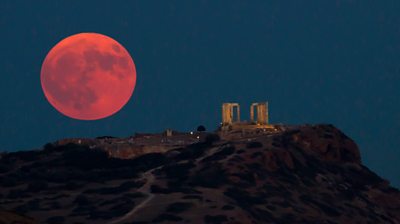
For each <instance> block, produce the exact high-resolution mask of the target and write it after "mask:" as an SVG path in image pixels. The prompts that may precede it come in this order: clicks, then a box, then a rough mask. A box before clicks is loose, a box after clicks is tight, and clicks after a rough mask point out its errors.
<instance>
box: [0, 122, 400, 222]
mask: <svg viewBox="0 0 400 224" xmlns="http://www.w3.org/2000/svg"><path fill="white" fill-rule="evenodd" d="M0 209H1V210H4V211H9V212H12V213H10V214H18V215H19V216H21V215H22V216H21V217H24V218H25V217H26V219H27V220H28V221H25V222H24V221H21V222H20V223H34V222H37V223H308V224H309V223H400V192H399V191H398V190H397V189H395V188H393V187H391V186H390V184H389V182H388V181H386V180H384V179H382V178H380V177H379V176H377V175H376V174H375V173H374V172H372V171H370V170H369V169H368V168H367V167H365V166H364V165H363V164H362V160H361V157H360V151H359V149H358V147H357V145H356V144H355V143H354V141H352V140H351V139H350V138H349V137H347V136H346V135H345V134H344V133H342V132H341V131H340V130H338V129H337V128H335V127H334V126H332V125H303V126H284V125H282V126H274V127H273V128H271V129H264V130H258V131H252V132H244V131H238V130H231V131H228V132H222V131H217V132H209V133H207V132H195V133H180V132H169V133H161V134H138V135H135V136H132V137H128V138H114V137H109V136H104V137H100V138H97V139H66V140H60V141H57V142H55V143H51V144H47V145H46V146H45V147H44V148H43V149H41V150H34V151H25V152H15V153H6V154H3V155H2V156H1V159H0ZM15 216H16V215H15ZM19 216H18V217H19ZM10 217H13V215H10ZM27 217H30V218H33V220H30V219H28V218H27ZM10 219H12V218H10ZM0 220H1V219H0ZM1 221H2V220H1ZM3 222H4V223H7V221H3ZM0 223H1V222H0Z"/></svg>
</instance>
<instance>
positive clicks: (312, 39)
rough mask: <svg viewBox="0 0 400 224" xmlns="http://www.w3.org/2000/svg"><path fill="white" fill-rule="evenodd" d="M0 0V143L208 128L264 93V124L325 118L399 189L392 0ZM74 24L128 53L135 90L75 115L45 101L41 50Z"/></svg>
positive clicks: (398, 42) (399, 55)
mask: <svg viewBox="0 0 400 224" xmlns="http://www.w3.org/2000/svg"><path fill="white" fill-rule="evenodd" d="M37 2H39V1H30V2H28V1H26V2H24V1H4V0H3V1H1V2H0V32H1V33H0V34H1V35H0V75H1V81H0V94H1V97H2V102H1V110H0V150H2V151H5V150H7V151H15V150H26V149H33V148H40V147H41V146H42V145H44V144H45V143H47V142H51V141H55V140H57V139H60V138H67V137H96V136H103V135H113V136H121V137H122V136H129V135H132V134H134V133H135V132H159V131H163V130H164V129H166V128H173V129H177V130H182V131H189V130H192V129H195V128H196V127H197V126H198V125H199V124H203V125H205V126H206V128H207V129H211V130H213V129H215V128H216V127H217V125H218V124H219V122H220V121H221V115H220V114H221V112H220V110H221V103H223V102H230V101H232V102H238V103H240V104H241V105H242V111H243V113H242V119H247V118H248V116H249V112H248V107H249V106H250V104H251V103H252V102H257V101H266V100H267V101H269V106H270V118H271V122H272V123H284V124H306V123H307V124H316V123H330V124H333V125H335V126H336V127H338V128H340V129H341V130H342V131H344V132H345V133H346V134H347V135H348V136H350V137H351V138H352V139H354V140H355V141H356V142H357V144H358V145H359V147H360V150H361V154H362V160H363V163H364V164H365V165H366V166H368V167H369V168H370V169H371V170H373V171H375V172H377V173H378V174H379V175H380V176H382V177H384V178H386V179H388V180H389V181H391V182H392V183H393V184H394V185H395V186H397V187H398V186H400V171H399V170H400V165H399V164H400V163H399V162H400V150H399V144H400V137H399V133H400V131H399V130H400V112H399V111H400V105H399V103H400V89H399V87H400V13H399V12H400V1H398V0H393V1H391V0H386V1H372V0H369V1H367V0H365V1H339V0H338V1H320V0H315V1H302V3H300V1H285V2H282V1H273V2H272V1H247V2H245V1H211V0H210V1H185V0H182V1H161V0H160V1H149V0H145V1H115V0H114V1H103V2H102V1H47V2H45V1H40V2H41V4H38V3H37ZM80 32H97V33H101V34H105V35H108V36H110V37H112V38H114V39H115V40H117V41H118V42H120V43H121V44H122V45H124V47H125V48H126V49H127V50H128V51H129V52H130V54H131V56H132V57H133V59H134V61H135V64H136V69H137V83H136V88H135V92H134V93H133V96H132V98H131V100H130V101H129V103H128V104H127V105H126V106H125V107H124V108H123V109H122V110H121V111H120V112H118V113H117V114H115V115H113V116H112V117H109V118H106V119H103V120H98V121H79V120H73V119H71V118H68V117H65V116H63V115H62V114H60V113H59V112H57V111H56V110H55V109H54V108H53V107H52V106H51V105H50V104H49V103H48V102H47V100H46V99H45V97H44V94H43V91H42V89H41V85H40V69H41V65H42V62H43V60H44V58H45V56H46V54H47V53H48V51H49V50H50V49H51V48H52V47H53V46H54V45H55V44H56V43H57V42H58V41H60V40H61V39H63V38H65V37H67V36H69V35H72V34H76V33H80Z"/></svg>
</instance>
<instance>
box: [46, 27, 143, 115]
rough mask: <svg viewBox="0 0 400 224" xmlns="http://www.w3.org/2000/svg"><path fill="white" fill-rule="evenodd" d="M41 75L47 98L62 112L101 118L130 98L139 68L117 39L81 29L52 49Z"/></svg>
mask: <svg viewBox="0 0 400 224" xmlns="http://www.w3.org/2000/svg"><path fill="white" fill-rule="evenodd" d="M40 79H41V84H42V88H43V92H44V94H45V96H46V98H47V100H48V101H49V102H50V104H51V105H52V106H53V107H54V108H55V109H57V110H58V111H59V112H60V113H62V114H64V115H66V116H68V117H71V118H74V119H79V120H97V119H102V118H106V117H109V116H111V115H113V114H114V113H116V112H118V111H119V110H120V109H121V108H122V107H123V106H124V105H125V104H126V103H127V102H128V100H129V99H130V97H131V96H132V93H133V90H134V89H135V85H136V68H135V64H134V62H133V60H132V58H131V56H130V55H129V53H128V51H127V50H126V49H125V48H124V47H123V46H122V45H121V44H119V43H118V42H117V41H115V40H114V39H112V38H110V37H108V36H105V35H102V34H97V33H79V34H75V35H72V36H69V37H67V38H65V39H63V40H61V41H60V42H59V43H57V44H56V45H55V46H54V47H53V48H52V49H51V50H50V52H49V53H48V54H47V56H46V58H45V60H44V62H43V65H42V70H41V74H40Z"/></svg>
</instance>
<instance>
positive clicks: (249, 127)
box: [219, 102, 279, 138]
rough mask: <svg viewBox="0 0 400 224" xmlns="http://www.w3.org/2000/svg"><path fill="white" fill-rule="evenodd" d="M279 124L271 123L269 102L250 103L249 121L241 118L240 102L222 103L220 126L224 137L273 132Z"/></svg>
mask: <svg viewBox="0 0 400 224" xmlns="http://www.w3.org/2000/svg"><path fill="white" fill-rule="evenodd" d="M278 129H279V128H278V126H277V125H272V124H270V123H269V113H268V102H257V103H252V104H251V105H250V119H249V121H246V120H243V121H242V120H241V118H240V105H239V104H238V103H223V104H222V122H221V126H220V128H219V130H220V133H219V134H220V135H221V136H222V137H223V138H227V137H228V138H229V137H232V136H233V135H232V134H239V135H240V136H239V137H243V136H249V135H252V134H258V133H259V134H261V133H266V132H268V133H273V132H276V131H278Z"/></svg>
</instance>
